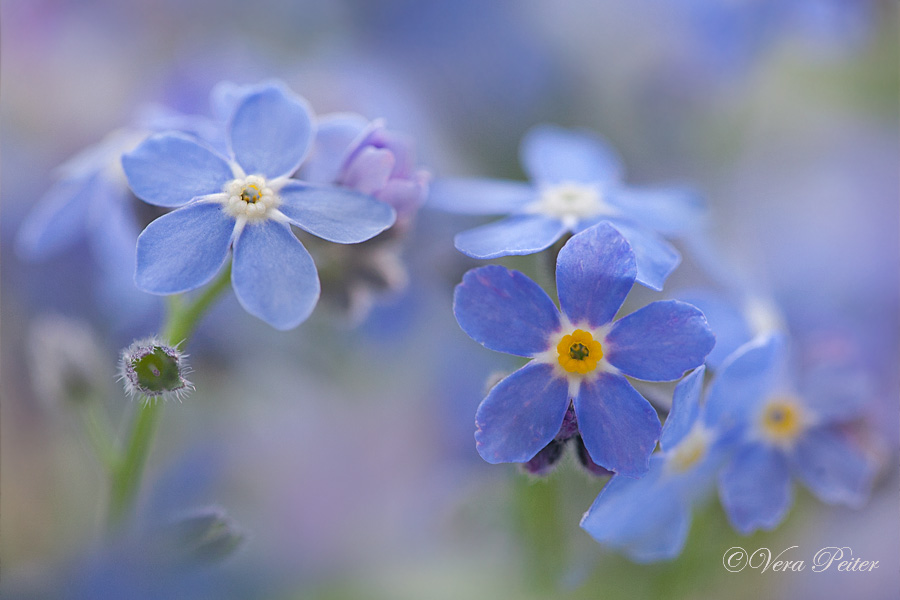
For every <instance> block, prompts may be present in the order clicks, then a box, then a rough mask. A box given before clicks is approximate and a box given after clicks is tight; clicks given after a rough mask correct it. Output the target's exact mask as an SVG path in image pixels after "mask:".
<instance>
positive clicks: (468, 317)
mask: <svg viewBox="0 0 900 600" xmlns="http://www.w3.org/2000/svg"><path fill="white" fill-rule="evenodd" d="M453 313H454V314H455V315H456V320H457V321H458V322H459V326H460V327H461V328H462V330H463V331H465V332H466V333H467V334H468V335H469V337H471V338H472V339H473V340H475V341H476V342H478V343H480V344H482V345H484V346H485V347H486V348H490V349H491V350H496V351H497V352H506V353H508V354H516V355H518V356H533V355H535V354H537V353H538V352H543V351H544V350H546V349H547V348H548V347H549V345H550V342H549V337H550V335H551V334H552V333H553V332H556V331H558V330H559V328H560V324H559V311H558V310H556V306H555V305H554V304H553V300H551V299H550V297H549V296H547V294H546V293H545V292H544V290H542V289H541V287H540V286H539V285H538V284H536V283H535V282H533V281H532V280H531V279H529V278H528V277H526V276H525V275H523V274H522V273H519V272H518V271H510V270H509V269H507V268H506V267H501V266H499V265H488V266H486V267H481V268H478V269H472V270H470V271H469V272H468V273H466V274H465V275H464V276H463V280H462V283H460V284H459V285H457V286H456V291H455V293H454V294H453Z"/></svg>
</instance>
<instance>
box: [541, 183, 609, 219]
mask: <svg viewBox="0 0 900 600" xmlns="http://www.w3.org/2000/svg"><path fill="white" fill-rule="evenodd" d="M525 212H528V213H537V214H542V215H546V216H548V217H554V218H557V219H559V220H561V221H562V222H563V223H565V224H566V226H567V227H570V228H571V227H574V226H575V224H576V223H578V221H581V220H583V219H589V218H591V217H598V216H600V215H614V214H616V213H617V212H618V211H616V210H615V209H614V208H612V207H611V206H609V204H607V203H606V202H604V200H603V195H602V193H601V191H600V188H599V187H598V186H596V185H591V184H586V183H577V182H572V181H564V182H562V183H559V184H556V185H551V186H546V187H544V188H542V189H541V194H540V197H539V198H538V199H537V200H536V201H535V202H533V203H532V204H530V205H529V206H527V207H526V209H525Z"/></svg>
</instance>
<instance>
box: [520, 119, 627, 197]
mask: <svg viewBox="0 0 900 600" xmlns="http://www.w3.org/2000/svg"><path fill="white" fill-rule="evenodd" d="M519 160H520V161H521V163H522V166H523V167H524V169H525V172H526V173H528V175H529V177H530V178H531V179H532V181H535V182H538V183H549V184H555V183H563V182H575V183H605V182H613V181H617V180H618V179H619V178H620V177H621V176H622V163H621V161H620V160H619V157H618V155H617V154H616V152H615V151H614V150H613V149H612V148H611V147H610V146H609V145H608V144H606V143H605V142H604V141H603V140H602V139H601V138H600V137H599V136H597V135H595V134H594V133H591V132H589V131H584V130H570V129H563V128H562V127H557V126H555V125H537V126H535V127H532V128H531V129H530V130H528V132H527V133H526V134H525V137H523V138H522V143H521V145H520V147H519Z"/></svg>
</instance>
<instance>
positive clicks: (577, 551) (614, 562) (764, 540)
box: [0, 0, 900, 600]
mask: <svg viewBox="0 0 900 600" xmlns="http://www.w3.org/2000/svg"><path fill="white" fill-rule="evenodd" d="M0 6H2V17H3V18H2V21H0V33H2V56H0V69H2V87H0V90H2V91H0V119H2V137H0V153H2V166H0V195H2V223H0V240H2V259H0V260H2V262H0V273H2V279H0V282H2V294H3V298H2V361H0V367H2V424H0V434H2V438H0V452H2V454H0V458H2V468H0V483H2V492H0V497H2V512H0V558H2V581H0V592H2V595H3V597H4V598H7V597H8V598H53V597H70V598H86V599H96V598H232V597H233V598H275V599H281V598H284V599H288V598H322V599H339V598H385V599H392V600H393V599H398V598H410V599H422V598H428V599H432V598H435V599H439V598H448V599H455V598H463V597H471V598H548V597H572V598H600V597H602V598H650V597H659V598H721V597H724V596H726V595H727V596H728V597H731V598H759V597H772V598H846V597H860V598H872V599H879V598H896V597H897V594H898V590H900V573H898V565H900V505H898V485H900V477H898V469H897V447H898V423H900V418H898V387H900V386H898V330H900V323H898V307H900V302H898V300H900V283H898V274H900V247H898V223H900V219H898V186H900V178H898V164H900V162H898V161H900V129H898V126H900V122H898V88H900V83H898V44H897V42H898V15H897V4H896V2H891V1H884V2H880V1H877V0H728V1H717V0H671V1H669V2H663V3H660V2H654V1H651V0H611V1H605V2H591V1H589V0H554V1H549V0H547V1H545V0H528V1H525V2H513V1H512V0H509V1H497V2H478V1H475V0H436V1H433V2H419V1H415V0H385V1H383V2H365V1H363V0H355V1H354V0H336V1H333V2H313V1H311V0H306V1H288V0H259V1H257V2H253V3H246V2H238V1H233V0H226V1H221V0H220V1H211V0H194V1H191V2H184V1H175V0H157V1H153V2H151V1H146V2H139V1H118V0H85V1H71V0H70V1H65V0H2V5H0ZM267 77H278V78H281V79H284V80H285V81H286V82H288V84H289V85H290V86H291V87H292V88H293V89H294V90H295V91H296V92H298V93H299V94H301V95H304V96H305V97H307V98H308V99H309V100H310V102H311V103H312V105H313V106H314V107H315V109H316V111H317V112H318V113H320V114H321V113H327V112H332V111H338V110H341V111H344V110H352V111H356V112H360V113H362V114H365V115H366V116H368V117H379V116H383V117H385V118H386V119H387V120H388V123H389V125H390V126H391V127H392V128H394V129H398V130H402V131H405V132H408V133H410V134H411V135H413V136H414V138H415V139H416V141H417V144H418V150H419V154H420V162H422V163H423V164H425V165H427V166H428V167H429V168H430V169H431V170H432V172H433V173H434V175H435V176H436V177H440V176H442V175H445V176H459V175H484V176H498V177H510V178H521V177H522V176H523V175H522V173H521V170H520V168H519V166H518V161H517V146H518V141H519V138H520V137H521V135H522V134H523V133H524V132H525V131H526V130H527V129H528V128H529V127H530V126H531V125H533V124H535V123H539V122H553V123H557V124H560V125H563V126H573V127H586V128H591V129H594V130H596V131H597V132H600V133H602V134H603V135H605V136H606V137H607V138H608V139H610V140H611V141H612V142H613V143H614V144H615V145H616V147H617V148H618V149H619V151H620V152H621V153H622V155H623V156H624V158H625V162H626V165H627V166H628V180H629V181H630V182H633V183H658V182H687V183H691V184H693V185H695V186H696V187H698V188H699V189H700V190H702V191H703V192H704V193H705V194H706V196H707V197H708V200H709V203H710V207H711V215H710V222H709V227H708V233H709V247H708V248H706V249H705V250H704V249H700V248H691V247H686V246H682V250H683V251H684V253H685V256H686V260H685V264H684V265H683V266H682V267H681V268H680V269H679V270H678V271H677V272H676V273H675V275H673V277H672V278H671V279H670V280H669V282H668V283H667V286H666V292H665V293H664V294H662V295H661V294H654V293H650V292H648V291H646V290H641V291H639V292H637V293H636V294H635V296H636V298H635V302H646V301H649V300H653V299H657V298H659V297H662V296H663V295H666V294H672V293H676V292H677V291H678V290H680V289H685V288H688V287H692V288H693V287H697V286H701V285H709V284H717V285H722V284H737V285H740V286H742V287H745V288H746V289H750V290H753V292H754V293H756V294H758V295H759V296H760V297H765V298H772V299H774V301H775V302H776V303H777V305H778V306H779V308H780V310H781V311H782V312H783V315H784V319H785V321H786V322H787V323H788V326H789V327H790V329H791V330H792V332H793V333H794V334H795V336H796V340H797V341H798V343H799V347H800V348H801V349H802V356H804V357H806V358H810V359H811V360H812V359H814V358H815V357H816V356H818V355H821V354H829V353H837V354H839V355H841V356H851V357H852V358H853V360H855V361H856V362H857V363H858V364H859V366H860V367H861V368H862V369H863V370H864V371H865V372H866V376H867V377H868V379H869V386H867V390H868V392H867V393H869V394H870V395H871V397H872V400H871V403H870V410H869V413H868V414H867V415H866V419H865V421H864V423H863V427H864V428H865V435H866V436H868V438H869V439H870V447H871V448H874V449H875V450H876V451H877V453H879V455H880V457H881V458H882V460H883V464H884V467H883V469H882V471H881V473H880V475H879V477H878V478H877V480H876V484H875V489H874V490H873V493H872V498H871V500H870V502H869V503H868V505H867V506H866V507H864V508H863V509H862V510H859V511H852V510H849V509H843V508H834V507H828V506H825V505H823V504H821V503H819V502H818V501H816V500H815V499H814V498H813V497H812V496H811V495H809V494H808V493H806V492H800V493H798V497H797V502H796V503H795V506H794V508H793V510H792V511H791V514H790V516H789V518H788V519H787V521H786V522H785V523H784V524H783V525H782V526H781V527H780V528H779V529H778V530H776V531H775V532H771V533H762V534H757V535H754V536H752V537H750V538H742V537H741V536H739V535H737V534H736V533H734V532H733V531H732V530H731V529H730V528H729V527H728V525H727V521H726V519H725V517H724V514H723V513H722V512H721V509H719V508H718V505H717V504H716V503H715V502H710V505H709V507H708V508H707V509H705V510H704V511H702V512H700V513H699V514H697V515H696V518H695V520H694V524H693V529H692V531H691V535H690V538H689V540H688V545H687V548H686V550H685V552H684V554H683V555H682V556H681V557H680V558H679V559H677V560H675V561H672V562H670V563H665V564H655V565H649V566H647V565H635V564H632V563H630V562H628V561H627V560H626V559H624V558H622V557H620V556H618V555H616V554H615V553H613V552H611V551H610V550H608V549H605V548H602V547H600V546H599V545H597V544H596V543H594V542H593V541H592V540H591V539H590V538H589V536H588V535H587V534H586V533H584V532H583V531H581V530H580V529H579V528H578V521H579V519H580V517H581V514H582V513H583V512H584V511H585V510H586V509H587V507H588V506H589V505H590V502H591V501H592V499H593V498H594V496H595V495H596V494H597V492H598V491H599V489H600V488H601V482H600V481H599V480H593V479H589V478H588V477H587V476H586V475H583V474H582V473H581V472H579V471H578V470H577V469H576V468H575V466H574V464H569V463H567V464H565V465H563V468H562V469H560V470H559V471H558V472H557V473H556V474H555V475H553V476H552V477H551V478H550V479H549V480H547V481H533V480H530V479H527V478H525V477H524V476H522V475H520V474H519V472H518V471H517V469H515V468H514V467H513V466H509V465H503V466H491V465H488V464H486V463H484V462H483V461H482V460H481V459H480V458H479V457H478V455H477V453H476V452H475V448H474V442H473V438H472V434H473V419H474V411H475V407H476V406H477V404H478V402H479V401H480V399H481V398H482V395H483V392H484V389H485V382H486V381H487V379H488V377H489V376H491V375H492V374H495V373H497V372H502V371H504V370H506V371H508V370H510V369H513V368H515V367H516V366H517V365H516V364H514V363H512V362H509V361H508V360H506V359H505V358H504V357H503V356H500V355H498V354H496V353H492V352H489V351H486V350H484V349H483V348H481V347H480V346H478V345H477V344H476V343H475V342H472V341H471V340H469V339H468V338H467V337H466V336H465V335H464V334H463V333H462V332H460V331H459V330H458V327H457V325H456V323H455V321H454V319H453V316H452V312H451V310H450V304H451V294H452V288H453V286H454V285H455V283H456V282H457V281H459V279H460V277H461V275H462V273H463V272H464V271H465V269H467V268H469V267H471V266H474V265H475V264H476V263H475V261H471V260H468V259H465V258H464V257H462V256H461V255H459V254H458V253H457V252H456V251H455V250H454V249H453V247H452V241H451V240H452V235H453V233H454V232H456V231H459V230H461V229H464V228H468V227H470V226H472V225H474V224H475V223H476V220H475V219H468V218H462V217H449V216H447V215H444V214H440V213H437V212H431V211H429V210H427V209H425V210H423V211H422V212H421V213H420V215H419V218H418V220H417V222H416V224H415V227H414V229H413V230H412V231H411V233H410V236H409V239H407V240H406V243H405V251H404V254H403V259H404V261H405V263H406V265H407V268H408V269H409V280H410V284H409V286H408V287H407V288H406V289H405V290H404V291H398V292H396V293H393V294H391V295H390V296H389V297H385V298H382V299H381V300H380V301H379V302H378V303H377V305H376V307H375V308H374V310H373V311H372V313H371V314H370V315H369V316H368V318H367V319H365V320H364V321H363V322H362V323H361V324H351V323H348V320H347V319H346V318H344V317H343V316H342V314H341V312H340V311H339V310H336V309H335V308H333V307H329V306H328V305H327V304H326V303H323V304H320V306H319V307H318V309H317V311H316V313H315V314H314V316H313V318H312V319H311V320H310V321H308V322H307V323H305V324H303V325H302V326H300V327H299V328H297V329H296V330H293V331H290V332H286V333H280V332H277V331H274V330H272V329H270V328H269V327H268V326H267V325H265V324H264V323H262V322H260V321H258V320H256V319H254V318H252V317H250V316H248V315H247V314H246V313H244V312H243V311H242V310H240V309H239V308H238V307H237V305H236V303H235V301H234V299H233V297H229V298H228V299H226V300H225V301H224V302H223V303H222V304H221V306H220V307H218V309H217V310H216V311H214V313H213V314H211V315H210V316H209V317H208V319H207V320H206V322H205V324H204V326H203V327H202V328H201V331H200V333H199V334H198V336H197V337H196V338H195V339H194V340H193V341H192V344H191V347H190V348H189V352H190V354H191V355H192V364H193V367H194V369H195V373H194V376H193V379H194V381H195V383H196V385H197V391H196V392H195V393H194V394H193V395H192V396H191V397H190V398H189V399H188V400H186V401H185V402H184V403H183V404H177V403H175V404H172V405H169V406H166V407H165V412H164V417H163V418H164V421H163V423H162V428H161V432H160V437H159V439H158V440H157V445H156V448H155V450H154V453H153V455H152V456H151V459H150V465H149V468H148V473H147V478H146V481H145V485H144V488H143V494H142V497H141V502H140V516H139V523H140V524H141V525H140V526H141V527H143V528H145V529H147V530H152V529H153V528H154V527H155V524H157V523H160V522H165V520H166V519H169V518H171V516H172V515H173V514H177V513H178V512H179V511H182V510H185V509H189V508H192V507H197V506H207V505H217V506H221V507H222V508H224V509H225V510H226V511H227V512H228V514H229V515H231V517H232V518H233V519H234V520H235V521H236V522H237V523H239V525H240V527H241V528H242V529H243V531H245V532H246V540H245V542H244V544H243V546H242V547H241V548H240V549H239V550H238V552H237V553H235V554H234V555H233V556H231V557H230V558H228V559H227V560H226V561H224V562H223V563H221V564H218V565H213V566H209V567H205V568H203V569H200V570H189V569H179V568H178V567H177V565H176V566H172V565H165V563H160V562H159V561H157V560H156V559H154V557H152V556H148V553H147V552H145V551H144V550H145V549H144V548H141V547H140V546H139V545H138V546H137V547H134V546H131V547H128V546H126V547H124V548H122V547H116V548H109V547H106V546H105V545H104V544H103V542H102V536H101V535H100V533H99V532H100V527H99V525H100V522H101V516H102V513H103V509H104V503H105V485H106V484H105V481H104V479H103V474H102V471H101V469H100V468H99V467H98V465H97V464H96V462H95V460H94V458H93V456H92V454H91V451H90V447H89V445H88V444H87V443H86V442H85V441H84V440H83V436H82V432H81V429H80V421H79V420H78V418H77V415H76V414H75V412H74V411H73V410H72V407H68V406H59V405H54V404H52V403H47V402H42V401H41V400H40V398H39V392H38V388H39V385H38V386H36V385H35V379H38V380H40V379H41V378H43V377H46V374H45V373H44V372H42V370H41V369H44V370H45V371H46V369H47V365H46V364H42V362H41V361H42V358H46V357H42V356H40V355H39V356H37V357H32V356H30V352H29V350H28V348H29V347H30V346H31V345H32V342H31V338H32V337H33V336H34V335H35V333H34V332H35V323H36V322H38V321H39V320H40V319H42V318H45V317H46V316H47V315H60V314H61V315H64V316H66V317H70V318H74V319H77V320H80V321H82V322H83V323H85V324H86V325H87V326H88V327H90V328H92V329H93V330H94V331H95V333H96V336H97V339H98V340H99V342H98V343H99V345H100V350H99V352H100V353H101V354H102V357H103V360H104V361H105V363H106V364H108V366H109V372H108V373H107V374H106V375H105V377H106V378H107V379H106V380H107V381H108V382H109V388H110V402H109V403H110V406H109V411H110V413H111V414H112V415H113V418H114V419H116V420H118V419H122V422H123V423H124V422H125V421H126V417H127V416H128V414H129V413H130V411H132V410H133V409H134V403H133V402H131V401H129V400H128V399H126V398H125V397H124V395H123V394H122V393H121V391H120V390H119V389H118V387H117V385H116V384H115V382H114V364H115V360H116V357H117V353H118V350H119V348H121V347H122V346H124V345H126V344H127V343H128V342H130V341H131V339H132V338H134V337H137V336H142V335H147V334H150V333H153V332H154V331H155V330H156V328H157V327H158V314H156V312H155V311H154V306H155V301H153V300H152V299H150V300H149V301H148V300H147V299H143V300H140V301H139V300H137V299H135V296H133V295H131V294H130V293H118V294H116V293H100V291H99V290H100V288H101V287H102V286H103V284H104V283H105V282H106V281H105V280H104V279H103V278H102V277H101V275H100V273H99V270H98V267H97V265H96V262H95V260H94V258H93V257H92V255H91V254H90V252H88V249H87V247H86V245H85V244H81V245H78V246H75V247H74V248H72V249H71V250H69V251H67V252H66V253H64V254H63V255H61V256H57V257H54V258H53V259H51V260H47V261H44V262H40V263H29V262H26V261H23V260H21V259H20V258H19V257H17V255H16V252H15V250H14V239H15V235H16V232H17V230H18V227H19V225H20V223H21V222H22V219H23V218H24V216H25V215H26V214H27V213H28V212H29V211H30V210H31V209H32V208H33V206H34V205H35V204H36V202H37V201H38V200H39V199H40V197H41V196H42V195H43V194H44V193H45V192H46V191H47V189H48V188H49V187H50V185H51V183H52V181H53V177H54V175H53V169H54V167H56V166H57V165H59V164H60V163H61V162H63V161H64V160H65V159H67V158H68V157H70V156H71V155H73V154H74V153H75V152H77V151H78V150H80V149H81V148H83V147H84V146H86V145H88V144H91V143H94V142H96V141H98V140H99V139H101V138H102V137H103V136H104V135H105V134H106V133H108V132H109V131H111V130H113V129H115V128H117V127H121V126H123V125H128V124H129V123H130V122H131V121H132V119H133V118H134V116H135V115H136V114H137V112H138V110H139V108H140V107H141V106H142V105H144V104H146V103H159V104H164V105H168V106H170V107H172V108H176V109H178V110H182V111H185V112H195V113H199V112H205V111H206V110H207V94H208V91H209V89H210V87H211V86H212V85H213V84H215V83H216V82H217V81H219V80H222V79H232V80H234V81H237V82H242V83H249V82H255V81H258V80H261V79H264V78H267ZM697 257H702V260H697ZM503 262H504V263H505V264H507V265H510V266H515V267H516V268H520V269H523V270H526V271H529V272H531V273H532V274H533V275H539V273H540V271H539V269H540V264H539V263H538V261H536V260H531V259H530V258H523V259H515V260H506V261H503ZM702 265H706V267H707V269H708V268H710V267H712V268H713V271H714V272H713V275H712V276H711V275H709V274H708V271H707V270H705V269H702V268H700V266H702ZM542 281H544V282H546V281H547V279H546V277H545V278H544V279H543V280H542ZM148 307H149V308H148ZM795 545H796V546H799V548H798V549H796V550H794V551H792V557H793V558H802V559H805V560H807V561H809V560H811V558H812V555H813V554H814V553H815V551H816V550H818V549H819V548H821V547H823V546H849V547H850V548H852V551H853V554H854V556H860V557H862V558H864V559H869V560H878V561H880V566H879V568H878V569H877V570H876V571H874V572H870V573H838V572H836V571H835V570H834V569H832V570H831V571H829V572H827V573H822V574H816V573H812V572H811V569H810V568H809V567H807V569H806V571H805V572H803V573H771V572H767V573H759V572H753V571H749V570H746V571H745V572H742V573H739V574H730V573H728V572H726V571H725V570H724V569H723V567H722V562H721V561H722V555H723V553H724V551H725V550H726V549H727V548H729V547H732V546H743V547H745V548H747V549H748V550H750V551H752V550H755V549H756V548H759V547H763V546H765V547H769V548H771V549H773V551H776V552H778V551H780V550H783V549H785V548H788V547H790V546H795ZM161 564H162V565H163V566H160V565H161Z"/></svg>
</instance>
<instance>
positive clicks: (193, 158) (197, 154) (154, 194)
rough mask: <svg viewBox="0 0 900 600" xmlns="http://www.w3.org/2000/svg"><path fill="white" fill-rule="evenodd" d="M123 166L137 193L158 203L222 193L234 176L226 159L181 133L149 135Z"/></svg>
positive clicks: (184, 201) (124, 159)
mask: <svg viewBox="0 0 900 600" xmlns="http://www.w3.org/2000/svg"><path fill="white" fill-rule="evenodd" d="M122 168H123V169H124V170H125V175H126V176H127V177H128V185H129V186H131V189H132V191H134V194H135V195H136V196H137V197H138V198H140V199H141V200H143V201H144V202H148V203H150V204H155V205H156V206H169V207H171V206H181V205H182V204H187V203H188V202H190V201H191V199H193V198H196V197H198V196H205V195H207V194H215V193H219V192H221V191H222V188H223V186H224V185H225V183H226V182H228V181H229V180H230V179H232V178H233V175H232V172H231V167H229V166H228V163H227V162H226V161H225V159H223V158H222V157H220V156H219V155H217V154H216V153H215V152H213V151H212V150H210V149H209V148H205V147H204V146H201V145H200V144H198V143H197V142H196V141H195V140H193V139H191V138H189V137H188V136H186V135H184V134H181V133H160V134H157V135H153V136H150V137H149V138H147V139H146V140H144V141H143V142H142V143H141V144H140V145H139V146H138V147H137V148H135V149H134V150H132V151H131V152H128V153H126V154H124V155H123V156H122Z"/></svg>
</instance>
